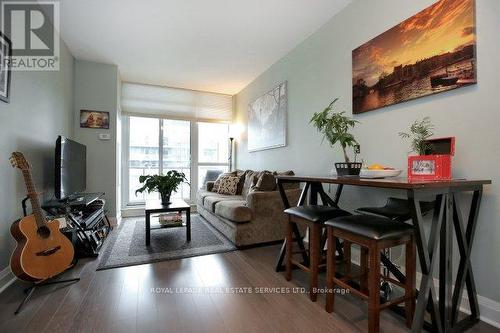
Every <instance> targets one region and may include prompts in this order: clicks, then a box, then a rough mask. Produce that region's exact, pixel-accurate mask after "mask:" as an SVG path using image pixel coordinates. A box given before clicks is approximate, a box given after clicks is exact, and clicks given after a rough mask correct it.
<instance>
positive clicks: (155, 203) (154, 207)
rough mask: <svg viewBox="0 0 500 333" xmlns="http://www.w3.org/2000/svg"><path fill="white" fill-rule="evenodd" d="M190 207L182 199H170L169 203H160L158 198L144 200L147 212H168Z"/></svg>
mask: <svg viewBox="0 0 500 333" xmlns="http://www.w3.org/2000/svg"><path fill="white" fill-rule="evenodd" d="M188 208H190V206H189V204H187V203H186V202H185V201H184V200H182V199H172V201H171V203H170V204H169V205H166V206H164V205H162V204H161V201H160V200H146V211H148V212H155V211H157V212H168V211H176V210H187V209H188Z"/></svg>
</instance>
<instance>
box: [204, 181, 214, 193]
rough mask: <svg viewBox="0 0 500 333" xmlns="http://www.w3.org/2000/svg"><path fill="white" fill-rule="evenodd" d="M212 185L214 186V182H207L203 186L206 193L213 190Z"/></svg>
mask: <svg viewBox="0 0 500 333" xmlns="http://www.w3.org/2000/svg"><path fill="white" fill-rule="evenodd" d="M214 184H215V182H214V181H208V182H207V183H206V185H205V186H206V188H207V191H210V192H212V189H213V188H214Z"/></svg>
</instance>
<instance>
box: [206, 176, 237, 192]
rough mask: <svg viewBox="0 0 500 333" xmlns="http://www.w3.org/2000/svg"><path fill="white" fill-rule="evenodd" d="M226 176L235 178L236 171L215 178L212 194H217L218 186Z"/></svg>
mask: <svg viewBox="0 0 500 333" xmlns="http://www.w3.org/2000/svg"><path fill="white" fill-rule="evenodd" d="M227 176H232V177H235V176H236V171H232V172H226V173H222V174H220V175H219V177H217V179H216V180H215V183H214V186H213V187H212V192H218V191H219V185H220V182H221V179H222V177H227Z"/></svg>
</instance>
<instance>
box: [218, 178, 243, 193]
mask: <svg viewBox="0 0 500 333" xmlns="http://www.w3.org/2000/svg"><path fill="white" fill-rule="evenodd" d="M239 181H240V177H236V176H226V177H222V179H221V181H220V184H219V188H218V189H217V193H219V194H229V195H235V194H236V189H237V188H238V182H239Z"/></svg>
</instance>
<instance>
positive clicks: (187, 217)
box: [186, 208, 191, 242]
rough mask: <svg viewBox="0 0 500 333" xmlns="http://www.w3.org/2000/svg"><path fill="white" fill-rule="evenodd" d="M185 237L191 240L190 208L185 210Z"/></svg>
mask: <svg viewBox="0 0 500 333" xmlns="http://www.w3.org/2000/svg"><path fill="white" fill-rule="evenodd" d="M186 239H187V241H188V242H190V241H191V208H188V209H187V210H186Z"/></svg>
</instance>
